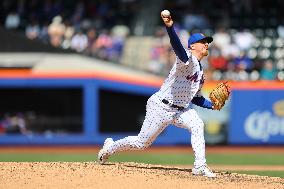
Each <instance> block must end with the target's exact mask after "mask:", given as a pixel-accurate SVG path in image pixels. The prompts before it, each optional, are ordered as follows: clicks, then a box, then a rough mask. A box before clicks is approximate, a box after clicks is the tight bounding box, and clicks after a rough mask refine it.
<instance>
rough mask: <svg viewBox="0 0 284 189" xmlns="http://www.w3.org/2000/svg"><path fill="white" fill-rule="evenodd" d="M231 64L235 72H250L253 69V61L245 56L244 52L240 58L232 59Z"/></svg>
mask: <svg viewBox="0 0 284 189" xmlns="http://www.w3.org/2000/svg"><path fill="white" fill-rule="evenodd" d="M233 63H234V66H235V69H236V70H237V71H240V70H241V71H242V70H244V71H251V70H252V69H253V67H254V63H253V61H252V60H251V59H250V58H249V57H248V56H247V55H246V54H245V52H241V54H240V56H238V57H236V58H234V59H233Z"/></svg>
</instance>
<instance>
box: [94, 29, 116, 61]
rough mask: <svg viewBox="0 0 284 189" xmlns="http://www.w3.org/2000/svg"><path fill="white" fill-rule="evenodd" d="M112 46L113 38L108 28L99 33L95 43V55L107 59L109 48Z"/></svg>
mask: <svg viewBox="0 0 284 189" xmlns="http://www.w3.org/2000/svg"><path fill="white" fill-rule="evenodd" d="M111 46H112V38H111V36H110V34H109V31H108V30H104V31H102V33H100V34H99V36H98V39H97V40H96V42H95V44H94V48H93V49H94V53H95V54H94V55H95V56H96V57H99V58H102V59H105V60H106V59H107V57H108V50H109V49H110V48H111Z"/></svg>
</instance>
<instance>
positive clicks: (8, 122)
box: [1, 113, 27, 134]
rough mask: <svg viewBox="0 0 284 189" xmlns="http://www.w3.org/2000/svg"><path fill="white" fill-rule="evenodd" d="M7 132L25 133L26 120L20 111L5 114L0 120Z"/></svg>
mask: <svg viewBox="0 0 284 189" xmlns="http://www.w3.org/2000/svg"><path fill="white" fill-rule="evenodd" d="M1 124H2V127H4V129H5V133H7V134H26V133H27V129H26V121H25V119H24V115H23V114H22V113H16V114H11V115H9V114H5V116H4V119H3V120H2V122H1Z"/></svg>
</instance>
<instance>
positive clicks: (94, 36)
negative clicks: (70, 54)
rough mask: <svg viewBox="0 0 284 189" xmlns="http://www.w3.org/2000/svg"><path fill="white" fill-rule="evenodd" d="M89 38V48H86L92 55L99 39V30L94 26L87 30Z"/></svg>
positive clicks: (87, 52) (88, 53) (86, 51)
mask: <svg viewBox="0 0 284 189" xmlns="http://www.w3.org/2000/svg"><path fill="white" fill-rule="evenodd" d="M87 39H88V44H87V48H86V50H85V54H87V55H89V56H91V55H92V54H93V47H94V44H95V42H96V39H97V31H96V29H94V28H92V29H89V30H88V32H87Z"/></svg>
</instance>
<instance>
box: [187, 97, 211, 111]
mask: <svg viewBox="0 0 284 189" xmlns="http://www.w3.org/2000/svg"><path fill="white" fill-rule="evenodd" d="M191 102H192V103H193V104H195V105H197V106H200V107H203V108H207V109H211V110H212V106H213V104H212V102H211V101H209V100H207V99H206V98H204V97H203V96H198V97H193V99H192V101H191Z"/></svg>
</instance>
